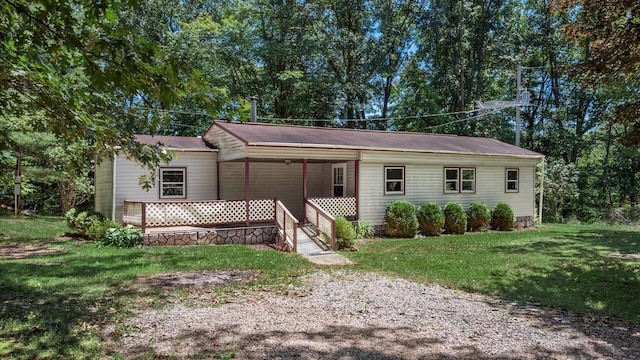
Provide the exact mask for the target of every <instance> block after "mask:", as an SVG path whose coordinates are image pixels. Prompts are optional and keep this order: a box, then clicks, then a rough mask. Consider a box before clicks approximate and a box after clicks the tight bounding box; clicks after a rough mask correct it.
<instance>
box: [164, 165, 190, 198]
mask: <svg viewBox="0 0 640 360" xmlns="http://www.w3.org/2000/svg"><path fill="white" fill-rule="evenodd" d="M186 178H187V169H185V168H160V198H161V199H185V198H186V197H187V187H186V183H187V182H186Z"/></svg>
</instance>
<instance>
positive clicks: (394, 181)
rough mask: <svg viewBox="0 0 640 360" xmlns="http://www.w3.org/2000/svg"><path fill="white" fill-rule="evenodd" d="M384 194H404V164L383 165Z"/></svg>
mask: <svg viewBox="0 0 640 360" xmlns="http://www.w3.org/2000/svg"><path fill="white" fill-rule="evenodd" d="M384 194H385V195H402V194H404V166H385V167H384Z"/></svg>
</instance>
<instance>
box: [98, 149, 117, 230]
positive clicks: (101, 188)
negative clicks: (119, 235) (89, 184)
mask: <svg viewBox="0 0 640 360" xmlns="http://www.w3.org/2000/svg"><path fill="white" fill-rule="evenodd" d="M95 184H96V186H95V210H96V211H97V212H99V213H101V214H102V215H104V216H106V217H108V218H111V212H112V210H113V159H104V160H102V161H101V162H99V163H98V164H97V165H96V170H95Z"/></svg>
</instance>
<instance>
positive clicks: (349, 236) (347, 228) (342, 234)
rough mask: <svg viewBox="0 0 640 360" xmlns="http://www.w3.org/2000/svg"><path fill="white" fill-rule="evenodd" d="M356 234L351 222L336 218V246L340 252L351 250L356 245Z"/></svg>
mask: <svg viewBox="0 0 640 360" xmlns="http://www.w3.org/2000/svg"><path fill="white" fill-rule="evenodd" d="M355 237H356V232H355V230H354V229H353V225H351V222H350V221H348V220H347V219H345V218H342V217H338V218H336V246H337V247H338V250H342V249H351V248H352V247H353V245H355V242H354V239H355Z"/></svg>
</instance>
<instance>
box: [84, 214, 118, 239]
mask: <svg viewBox="0 0 640 360" xmlns="http://www.w3.org/2000/svg"><path fill="white" fill-rule="evenodd" d="M117 227H120V224H118V223H117V222H115V221H113V220H111V219H105V220H103V221H96V222H94V223H93V224H91V226H89V229H87V237H88V238H89V239H90V240H93V241H99V240H100V239H102V238H104V237H105V236H106V234H107V231H108V230H109V229H111V228H117Z"/></svg>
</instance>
